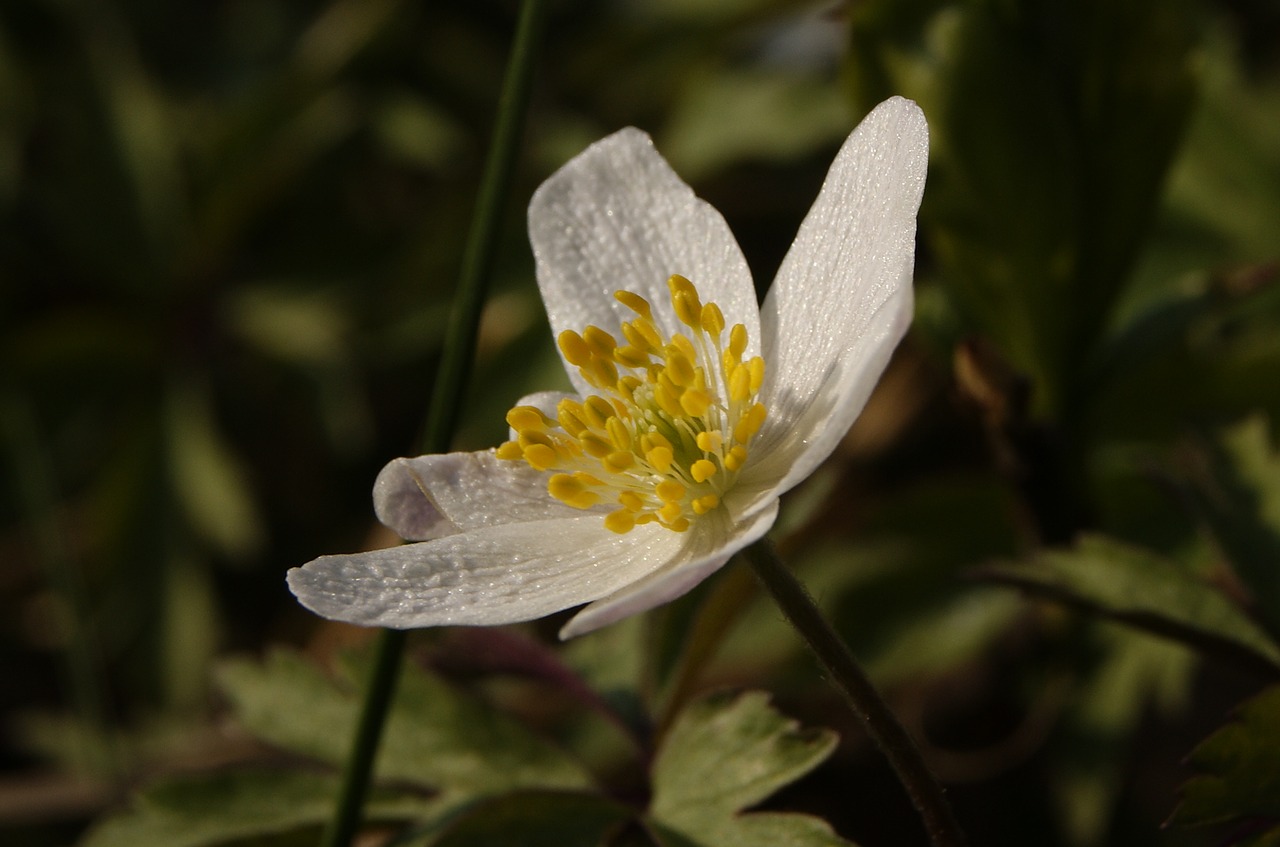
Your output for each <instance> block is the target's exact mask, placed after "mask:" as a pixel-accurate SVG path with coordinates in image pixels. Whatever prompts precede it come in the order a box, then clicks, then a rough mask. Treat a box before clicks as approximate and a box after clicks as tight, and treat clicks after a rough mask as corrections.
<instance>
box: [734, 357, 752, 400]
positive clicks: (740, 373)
mask: <svg viewBox="0 0 1280 847" xmlns="http://www.w3.org/2000/svg"><path fill="white" fill-rule="evenodd" d="M729 399H730V400H732V401H734V402H735V403H745V402H746V401H747V400H750V399H751V369H750V368H748V367H747V366H746V365H736V366H735V367H734V368H733V370H732V371H730V372H729Z"/></svg>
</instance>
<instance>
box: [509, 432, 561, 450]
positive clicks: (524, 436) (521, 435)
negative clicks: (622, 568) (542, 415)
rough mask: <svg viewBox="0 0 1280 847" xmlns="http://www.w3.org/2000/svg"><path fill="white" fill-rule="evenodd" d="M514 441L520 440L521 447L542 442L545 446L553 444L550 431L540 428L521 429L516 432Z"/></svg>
mask: <svg viewBox="0 0 1280 847" xmlns="http://www.w3.org/2000/svg"><path fill="white" fill-rule="evenodd" d="M516 441H519V442H520V446H521V447H528V446H529V445H531V444H543V445H545V446H547V447H554V446H555V439H554V437H553V436H552V435H551V433H549V432H546V431H544V430H540V429H522V430H520V431H519V432H518V433H516Z"/></svg>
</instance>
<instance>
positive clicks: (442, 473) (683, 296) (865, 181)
mask: <svg viewBox="0 0 1280 847" xmlns="http://www.w3.org/2000/svg"><path fill="white" fill-rule="evenodd" d="M927 159H928V129H927V127H926V125H925V120H924V116H923V114H922V113H921V111H920V109H919V107H917V106H916V104H915V103H912V102H911V101H909V100H904V99H902V98H893V99H891V100H888V101H886V102H884V103H882V104H880V105H879V106H878V107H876V109H875V110H874V111H872V112H871V114H870V115H868V116H867V118H866V119H865V120H864V121H863V122H862V123H861V124H860V125H859V126H858V127H857V128H856V129H855V130H854V131H853V134H852V135H850V136H849V138H848V140H847V141H845V143H844V145H843V146H842V147H841V148H840V151H839V153H838V154H837V155H836V159H835V162H834V163H833V164H832V166H831V170H830V172H829V173H828V174H827V178H826V181H825V182H824V183H823V186H822V189H821V191H820V193H819V194H818V198H817V200H816V201H815V202H814V205H813V208H812V209H811V210H810V211H809V214H808V215H807V216H806V218H805V219H804V222H803V223H802V224H801V225H800V231H799V233H798V234H797V235H796V238H795V241H794V243H793V244H792V246H791V249H790V250H789V251H788V253H787V255H786V258H785V259H784V260H783V263H782V266H781V268H780V269H779V271H778V275H777V278H776V279H775V280H774V283H773V286H772V287H771V288H770V289H769V293H768V296H767V297H766V298H765V302H764V306H763V308H760V307H758V306H757V301H756V295H755V289H754V287H753V285H752V281H751V275H750V272H749V271H748V269H747V263H746V260H745V259H744V258H743V255H742V251H741V250H740V249H739V247H738V244H737V242H736V241H735V240H734V237H733V235H732V234H731V233H730V231H729V227H728V226H727V224H726V223H725V221H724V219H723V218H722V217H721V216H720V214H719V213H718V212H717V211H716V210H715V209H714V208H712V207H711V206H710V205H709V204H708V203H706V202H704V201H703V200H700V199H699V198H698V197H696V196H695V195H694V193H693V191H692V190H691V189H690V188H689V186H687V185H686V184H685V183H684V182H682V181H681V180H680V178H679V177H678V176H676V174H675V172H674V171H673V170H672V169H671V167H670V166H669V165H668V164H667V163H666V161H664V160H663V159H662V157H661V156H659V155H658V153H657V151H656V150H655V149H654V146H653V143H652V142H651V141H650V139H649V137H648V136H647V135H645V134H644V133H643V132H641V131H639V130H636V129H624V130H621V131H620V132H617V133H614V134H613V135H610V136H609V137H607V138H605V139H603V140H601V141H599V142H597V143H595V144H593V145H591V146H590V147H588V148H587V149H586V150H585V151H583V152H582V153H581V154H580V155H578V156H577V157H576V158H574V159H573V160H572V161H570V162H569V163H568V164H566V165H565V166H564V167H562V168H561V169H560V170H559V171H557V172H556V173H555V174H554V175H552V176H551V177H550V178H549V179H548V180H547V181H546V182H545V183H543V184H542V186H541V187H540V188H539V189H538V191H537V192H536V193H535V194H534V196H533V200H532V202H531V203H530V204H529V236H530V240H531V242H532V245H533V254H534V258H535V260H536V266H537V278H538V285H539V288H540V289H541V292H542V298H543V301H544V302H545V304H546V307H547V317H548V319H549V320H550V323H551V327H552V330H553V331H554V332H555V333H556V336H557V340H558V342H559V347H560V352H561V356H562V358H563V359H564V364H565V369H566V371H567V372H568V376H569V380H570V381H571V382H572V384H573V387H574V389H575V391H576V393H574V394H560V393H554V392H544V393H540V394H534V395H532V396H530V397H526V398H524V399H523V400H521V401H520V402H519V404H518V405H516V406H515V407H514V408H513V409H512V410H511V411H510V412H509V413H508V415H507V421H508V423H509V424H510V427H511V440H510V441H508V442H507V443H506V444H503V445H502V446H501V447H499V448H497V449H495V450H488V451H483V452H479V453H448V454H442V455H431V456H419V457H418V458H413V459H397V460H395V461H393V462H391V463H390V464H389V465H387V467H386V468H385V469H384V470H383V471H382V473H381V474H380V475H379V477H378V480H377V482H376V483H375V485H374V502H375V508H376V512H377V515H378V518H379V520H381V521H382V522H383V523H385V524H386V525H387V526H389V527H391V528H392V529H394V530H395V531H396V532H397V533H399V534H400V536H401V537H403V538H404V539H406V540H408V541H413V542H416V543H412V544H406V545H402V546H400V547H396V548H392V549H386V550H376V551H373V552H367V553H355V554H351V555H339V556H322V557H321V558H318V559H316V560H314V561H312V562H309V563H308V564H306V565H304V566H303V567H301V568H294V569H293V570H291V571H290V572H289V576H288V580H289V587H290V588H291V589H292V590H293V593H294V594H296V595H297V596H298V598H299V600H301V602H302V604H303V605H305V606H306V607H307V608H309V609H311V610H312V611H314V612H316V613H317V614H320V615H322V616H324V617H327V618H332V619H336V620H342V621H348V622H351V623H356V624H363V625H369V626H383V627H390V628H395V629H410V628H417V627H427V626H440V625H448V624H459V625H496V624H506V623H513V622H516V621H527V620H532V619H535V618H540V617H543V616H545V615H549V614H551V613H553V612H558V611H560V610H563V609H567V608H570V607H573V606H578V605H581V604H584V603H585V604H588V605H587V606H586V607H585V608H584V609H582V610H581V611H580V612H579V613H578V614H577V615H576V616H575V617H573V618H572V619H571V620H570V621H569V623H568V624H567V625H565V627H564V628H563V629H562V630H561V637H565V638H567V637H570V636H573V635H578V634H581V633H584V632H588V631H591V630H593V629H596V628H598V627H601V626H604V625H605V624H608V623H611V622H613V621H616V620H619V619H620V618H623V617H625V616H628V615H632V614H636V613H638V612H642V611H645V610H647V609H650V608H653V607H654V606H657V605H659V604H661V603H665V602H667V601H670V600H672V599H674V598H676V597H678V596H680V595H681V594H684V593H685V592H686V591H688V590H689V589H691V588H692V587H693V586H695V585H697V584H698V583H699V582H701V581H702V580H703V579H705V578H706V577H707V576H708V575H710V574H711V573H712V572H714V571H715V570H717V569H718V568H720V567H721V566H722V565H724V563H725V562H726V561H728V559H729V557H730V556H732V555H733V554H734V553H735V552H737V551H738V550H741V549H742V548H743V547H745V546H747V545H748V544H751V543H752V542H754V541H756V540H757V539H759V538H760V537H761V536H762V535H764V534H765V532H767V531H768V529H769V528H770V526H772V525H773V522H774V519H775V518H776V517H777V514H778V498H779V496H780V495H781V494H783V493H784V492H785V491H787V490H788V489H790V488H792V487H793V486H795V485H796V484H797V483H799V482H800V481H802V480H803V479H805V478H806V477H807V476H808V475H809V474H810V473H812V472H813V470H814V469H815V468H816V467H817V466H818V465H819V464H820V463H821V462H822V461H823V460H824V459H825V458H826V457H827V456H828V455H829V454H830V453H831V451H832V450H833V449H835V447H836V444H837V443H838V442H839V441H840V439H841V438H842V437H843V435H844V434H845V432H846V431H847V430H848V429H849V427H850V425H851V424H852V423H853V421H854V419H855V418H856V417H857V416H858V413H859V412H860V411H861V410H862V407H863V405H864V404H865V402H866V400H867V397H868V395H869V394H870V393H871V390H872V388H873V387H874V386H875V384H876V381H877V380H878V379H879V377H880V374H881V372H882V371H883V370H884V368H885V365H886V364H887V363H888V360H889V357H890V355H891V354H892V352H893V349H894V347H895V346H896V345H897V343H898V341H899V340H900V339H901V338H902V336H903V334H904V333H905V332H906V329H907V325H908V324H909V323H910V319H911V312H912V290H911V275H912V265H913V260H914V250H915V229H916V212H917V210H918V208H919V205H920V197H921V194H922V193H923V190H924V180H925V171H926V164H927Z"/></svg>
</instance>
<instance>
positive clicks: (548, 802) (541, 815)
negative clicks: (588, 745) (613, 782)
mask: <svg viewBox="0 0 1280 847" xmlns="http://www.w3.org/2000/svg"><path fill="white" fill-rule="evenodd" d="M631 817H632V813H631V810H630V809H628V808H627V807H626V806H623V805H621V804H619V803H615V802H614V801H612V800H608V799H606V798H604V797H601V796H598V795H593V794H581V793H573V792H554V791H527V792H517V793H513V794H507V795H504V796H502V797H497V798H493V799H491V800H486V801H484V802H482V803H479V804H477V805H475V806H474V807H472V808H471V809H469V810H468V811H467V812H466V814H464V815H462V816H460V817H459V818H458V819H457V820H456V821H455V822H454V823H452V824H451V825H450V826H449V827H448V829H447V830H446V831H445V832H444V833H443V834H442V835H441V836H440V837H439V839H438V840H434V841H430V842H428V843H430V844H431V845H432V847H478V845H483V847H598V845H600V844H602V843H604V839H605V837H606V835H607V834H608V833H610V832H611V831H613V830H616V829H619V828H620V827H621V826H623V825H624V824H625V823H626V822H627V821H628V820H630V818H631Z"/></svg>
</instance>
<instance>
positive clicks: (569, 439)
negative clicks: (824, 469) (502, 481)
mask: <svg viewBox="0 0 1280 847" xmlns="http://www.w3.org/2000/svg"><path fill="white" fill-rule="evenodd" d="M667 288H668V292H669V294H670V310H669V311H667V312H666V313H665V315H664V316H662V317H661V318H660V322H662V323H663V324H665V325H666V326H668V327H670V326H672V316H673V315H674V318H675V320H676V321H678V322H679V325H680V326H681V331H680V332H674V333H672V334H671V335H670V336H669V337H664V336H663V334H662V333H661V332H660V331H659V329H658V325H659V322H656V321H655V320H654V314H653V308H652V306H651V305H650V303H649V301H648V300H646V299H645V298H644V297H642V296H640V295H639V294H636V293H634V292H630V291H619V292H616V293H615V295H614V296H615V297H616V298H617V300H618V302H619V303H621V304H622V305H623V306H625V307H626V308H628V309H630V310H631V311H632V312H633V313H635V317H634V318H633V319H631V320H629V321H622V322H620V324H619V328H618V332H617V333H616V334H610V333H608V332H606V331H605V330H603V329H601V328H600V327H597V326H587V327H585V328H583V330H582V332H581V333H578V332H575V331H573V330H565V331H564V332H561V333H560V335H559V336H558V337H557V343H558V345H559V347H560V352H561V353H562V354H563V355H564V358H565V361H566V362H568V363H569V364H570V365H572V366H575V367H577V368H578V371H579V373H580V374H581V375H582V378H583V379H584V380H586V381H587V383H588V384H590V385H591V386H592V387H593V389H594V392H593V393H590V394H588V395H587V396H586V397H584V398H582V399H568V398H566V399H564V400H561V401H560V402H559V403H558V404H557V405H556V411H555V418H554V419H552V418H550V417H548V416H547V415H546V414H545V413H544V412H542V411H541V410H540V409H537V408H535V407H533V406H516V407H514V408H513V409H511V411H509V412H508V413H507V423H508V425H510V427H511V429H512V432H513V433H514V436H513V438H512V440H511V441H508V442H506V443H504V444H503V445H502V446H501V447H499V448H498V449H497V451H496V455H497V457H498V458H500V459H504V460H509V461H515V460H523V461H525V462H527V463H528V464H529V465H530V466H532V467H533V468H535V469H536V470H539V471H549V472H550V475H549V476H548V478H547V491H548V493H549V494H550V495H551V496H552V497H554V498H555V499H557V500H559V501H560V502H562V503H565V504H567V505H569V506H572V507H574V508H578V509H596V508H600V509H601V510H602V512H601V513H602V514H603V513H604V512H605V511H607V510H608V508H609V507H610V506H611V507H612V511H608V513H607V514H605V515H604V517H603V521H604V525H605V527H606V528H607V529H609V530H610V531H611V532H617V533H625V532H630V531H631V530H632V529H634V528H635V527H637V526H642V525H644V524H649V523H656V524H658V525H660V526H662V527H664V528H666V529H668V530H671V531H673V532H685V531H686V530H688V529H689V528H690V527H691V526H692V525H693V522H694V521H696V520H697V519H698V518H699V517H700V516H702V515H706V514H708V513H710V512H712V511H715V510H716V509H719V508H722V505H723V502H724V494H725V492H726V491H728V490H729V489H730V488H731V487H732V486H733V484H734V481H735V479H736V477H737V474H738V472H739V471H740V470H741V469H742V468H743V467H744V466H745V464H746V463H747V461H748V459H749V456H750V453H749V451H750V443H751V440H752V439H753V438H754V437H755V435H756V433H758V432H759V430H760V428H761V426H763V424H764V420H765V417H766V411H765V407H764V405H763V404H762V403H759V402H757V401H756V395H757V394H758V393H759V391H760V389H761V386H762V385H763V384H764V374H765V365H764V360H763V359H761V358H760V357H759V356H755V357H753V358H751V359H748V360H744V359H743V356H744V355H745V353H746V351H747V347H748V346H749V342H750V339H749V338H748V337H747V330H746V326H745V325H744V324H740V323H739V324H734V325H733V326H732V328H730V329H729V331H728V338H727V339H726V338H725V327H726V324H725V317H724V313H723V312H722V311H721V309H720V307H719V306H718V305H717V304H715V303H705V304H704V303H703V302H702V299H701V297H700V296H699V294H698V290H697V288H696V287H695V286H694V284H693V283H692V282H691V281H690V280H688V279H687V278H685V277H683V276H680V275H679V274H675V275H672V276H671V277H670V278H669V279H668V280H667ZM619 339H621V341H620V340H619Z"/></svg>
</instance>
